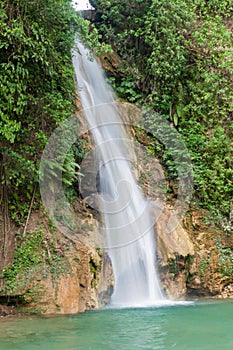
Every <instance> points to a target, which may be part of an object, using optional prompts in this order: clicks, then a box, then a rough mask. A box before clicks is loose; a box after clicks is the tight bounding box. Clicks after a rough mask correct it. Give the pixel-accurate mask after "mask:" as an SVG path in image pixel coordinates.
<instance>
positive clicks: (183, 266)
mask: <svg viewBox="0 0 233 350" xmlns="http://www.w3.org/2000/svg"><path fill="white" fill-rule="evenodd" d="M173 216H174V214H173V212H172V210H169V208H165V209H164V210H163V211H162V212H161V213H160V215H159V216H158V219H157V220H156V224H155V228H156V238H157V261H158V264H159V272H160V278H161V286H162V288H163V290H164V292H165V294H166V295H167V297H168V298H169V299H175V300H179V299H184V298H185V297H186V295H187V272H188V270H189V265H190V262H191V261H192V257H193V255H194V245H193V243H192V241H191V239H190V237H189V235H188V233H187V231H186V230H185V229H184V228H183V227H182V226H181V224H180V223H179V222H176V221H175V219H172V218H173ZM171 221H173V229H172V230H169V231H168V230H167V224H168V222H170V223H171Z"/></svg>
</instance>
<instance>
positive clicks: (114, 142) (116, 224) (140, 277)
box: [73, 39, 164, 307]
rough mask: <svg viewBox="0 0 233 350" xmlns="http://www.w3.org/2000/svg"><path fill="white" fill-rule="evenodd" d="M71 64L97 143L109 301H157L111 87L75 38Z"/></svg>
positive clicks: (144, 206)
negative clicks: (109, 273) (110, 280)
mask: <svg viewBox="0 0 233 350" xmlns="http://www.w3.org/2000/svg"><path fill="white" fill-rule="evenodd" d="M76 45H77V50H75V51H74V53H73V65H74V68H75V73H76V79H77V84H78V90H79V97H80V99H81V103H82V107H83V110H84V113H85V117H86V120H87V122H88V125H89V128H90V130H91V132H92V136H93V139H94V141H95V144H96V147H97V153H96V158H98V182H99V186H98V192H99V193H100V198H102V199H101V211H102V212H103V214H104V221H105V234H104V244H105V246H106V250H107V252H108V255H109V257H110V259H111V262H112V267H113V273H114V278H115V284H114V292H113V295H112V297H111V305H114V306H119V307H121V306H126V307H133V306H148V305H155V304H156V303H158V302H160V301H162V300H163V299H164V298H163V295H162V292H161V289H160V286H159V281H158V278H157V274H156V266H155V239H154V228H153V220H152V219H151V217H150V206H149V203H148V202H147V201H146V200H145V199H144V198H143V196H142V194H141V191H140V189H139V187H138V185H137V182H136V180H135V178H134V176H133V173H132V169H131V168H132V167H131V163H130V161H129V160H128V158H129V157H128V147H129V146H128V144H127V141H125V140H126V138H125V132H124V128H123V123H122V121H121V120H120V117H119V115H118V113H117V109H116V105H115V104H114V97H113V92H112V89H111V87H110V86H109V85H108V84H107V83H106V81H105V78H104V74H103V72H102V70H101V68H100V66H99V65H98V63H97V61H96V60H90V59H89V57H88V56H89V54H88V50H87V49H85V48H84V46H83V44H82V43H80V41H79V40H78V39H77V42H76Z"/></svg>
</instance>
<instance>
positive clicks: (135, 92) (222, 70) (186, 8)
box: [91, 0, 233, 231]
mask: <svg viewBox="0 0 233 350" xmlns="http://www.w3.org/2000/svg"><path fill="white" fill-rule="evenodd" d="M91 3H92V5H93V6H94V7H95V8H96V9H97V14H96V17H95V26H96V28H97V29H98V32H99V33H100V34H101V35H102V37H103V40H104V41H105V42H108V43H110V44H111V45H112V48H113V50H114V51H115V52H117V54H118V55H119V56H120V58H121V60H122V64H121V67H120V70H119V72H118V73H117V75H113V76H112V77H111V81H112V82H113V84H114V86H115V89H116V91H117V92H118V94H119V95H120V96H122V97H124V98H126V99H127V100H129V101H131V102H134V103H136V104H139V105H141V104H143V105H145V104H146V105H148V106H150V107H151V108H152V109H153V110H155V111H156V112H157V113H158V114H159V115H160V116H162V117H164V118H166V119H167V120H170V121H171V122H172V124H173V126H174V127H175V128H176V129H177V130H178V132H179V133H180V135H182V137H183V139H184V141H185V143H186V146H187V148H188V150H189V152H190V156H191V160H192V163H193V167H194V186H195V188H194V196H193V202H192V204H194V205H197V206H199V207H202V208H205V209H207V210H208V211H210V212H211V216H212V219H211V220H213V221H215V223H217V224H218V225H220V226H221V227H222V228H224V230H227V231H232V215H233V214H232V210H233V202H232V198H233V163H232V161H233V141H232V137H233V92H232V91H233V90H232V88H233V80H232V77H233V75H232V74H233V60H232V57H233V22H232V15H233V4H232V2H231V1H228V0H224V1H218V0H210V1H203V0H195V1H183V0H171V1H169V2H167V1H165V0H153V1H141V0H136V1H124V0H123V1H122V0H119V1H117V0H93V1H91ZM155 153H156V152H155ZM162 157H163V158H164V161H165V166H167V168H169V163H168V162H166V157H167V154H164V155H163V156H162ZM169 176H170V177H172V167H171V171H170V175H169Z"/></svg>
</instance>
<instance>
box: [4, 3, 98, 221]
mask: <svg viewBox="0 0 233 350" xmlns="http://www.w3.org/2000/svg"><path fill="white" fill-rule="evenodd" d="M0 25H1V32H0V52H1V54H0V87H1V88H0V91H1V93H0V94H1V106H0V143H1V152H0V163H1V164H0V165H1V166H0V169H1V170H0V180H1V181H0V183H1V185H0V186H2V189H1V188H0V192H3V187H4V191H6V192H7V195H8V204H9V211H10V215H11V217H12V218H13V219H14V220H16V221H17V223H18V224H22V220H23V217H24V216H25V214H27V208H28V207H29V204H28V203H29V201H30V199H31V197H32V193H33V190H34V188H35V183H36V182H37V181H38V164H39V160H40V157H41V153H42V150H43V148H44V147H45V145H46V142H47V139H48V136H49V135H50V134H51V133H52V131H53V130H54V128H55V127H56V126H57V125H59V124H60V123H61V121H63V120H64V119H66V118H67V117H69V116H70V115H71V114H72V113H73V112H74V109H75V105H74V92H75V85H74V79H73V66H72V60H71V49H72V48H73V45H74V36H75V33H76V32H77V31H78V30H81V29H80V28H82V31H84V28H85V26H86V31H87V30H88V26H87V23H86V22H84V20H83V19H82V18H81V16H80V15H78V14H77V13H76V12H75V11H74V9H73V7H72V6H71V1H69V0H59V1H55V0H48V1H45V0H38V1H25V0H17V1H9V0H7V1H0ZM94 37H95V36H94V34H93V35H92V37H91V38H92V39H93V38H94ZM93 40H94V39H93ZM93 45H94V44H93ZM76 169H77V166H76V164H75V161H74V155H73V154H72V151H71V152H70V153H69V154H68V155H67V158H66V161H65V164H64V169H63V174H64V182H65V183H66V184H65V185H66V186H70V184H71V182H72V181H74V175H75V170H76Z"/></svg>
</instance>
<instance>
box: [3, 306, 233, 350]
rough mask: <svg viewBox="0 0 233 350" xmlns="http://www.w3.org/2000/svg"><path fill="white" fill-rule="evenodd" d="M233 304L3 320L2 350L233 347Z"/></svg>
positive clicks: (223, 349) (202, 349)
mask: <svg viewBox="0 0 233 350" xmlns="http://www.w3.org/2000/svg"><path fill="white" fill-rule="evenodd" d="M232 322H233V303H232V302H230V301H225V302H223V301H221V302H220V301H212V302H196V303H193V304H188V305H187V304H186V305H179V306H178V305H174V306H168V307H160V308H144V309H143V308H141V309H132V308H131V309H118V310H111V309H110V310H99V311H90V312H85V313H83V314H78V315H73V316H59V317H24V318H5V319H0V326H1V332H0V349H1V350H34V349H35V350H36V349H40V350H115V349H122V350H133V349H139V350H173V349H174V350H232V349H233V335H232Z"/></svg>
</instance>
